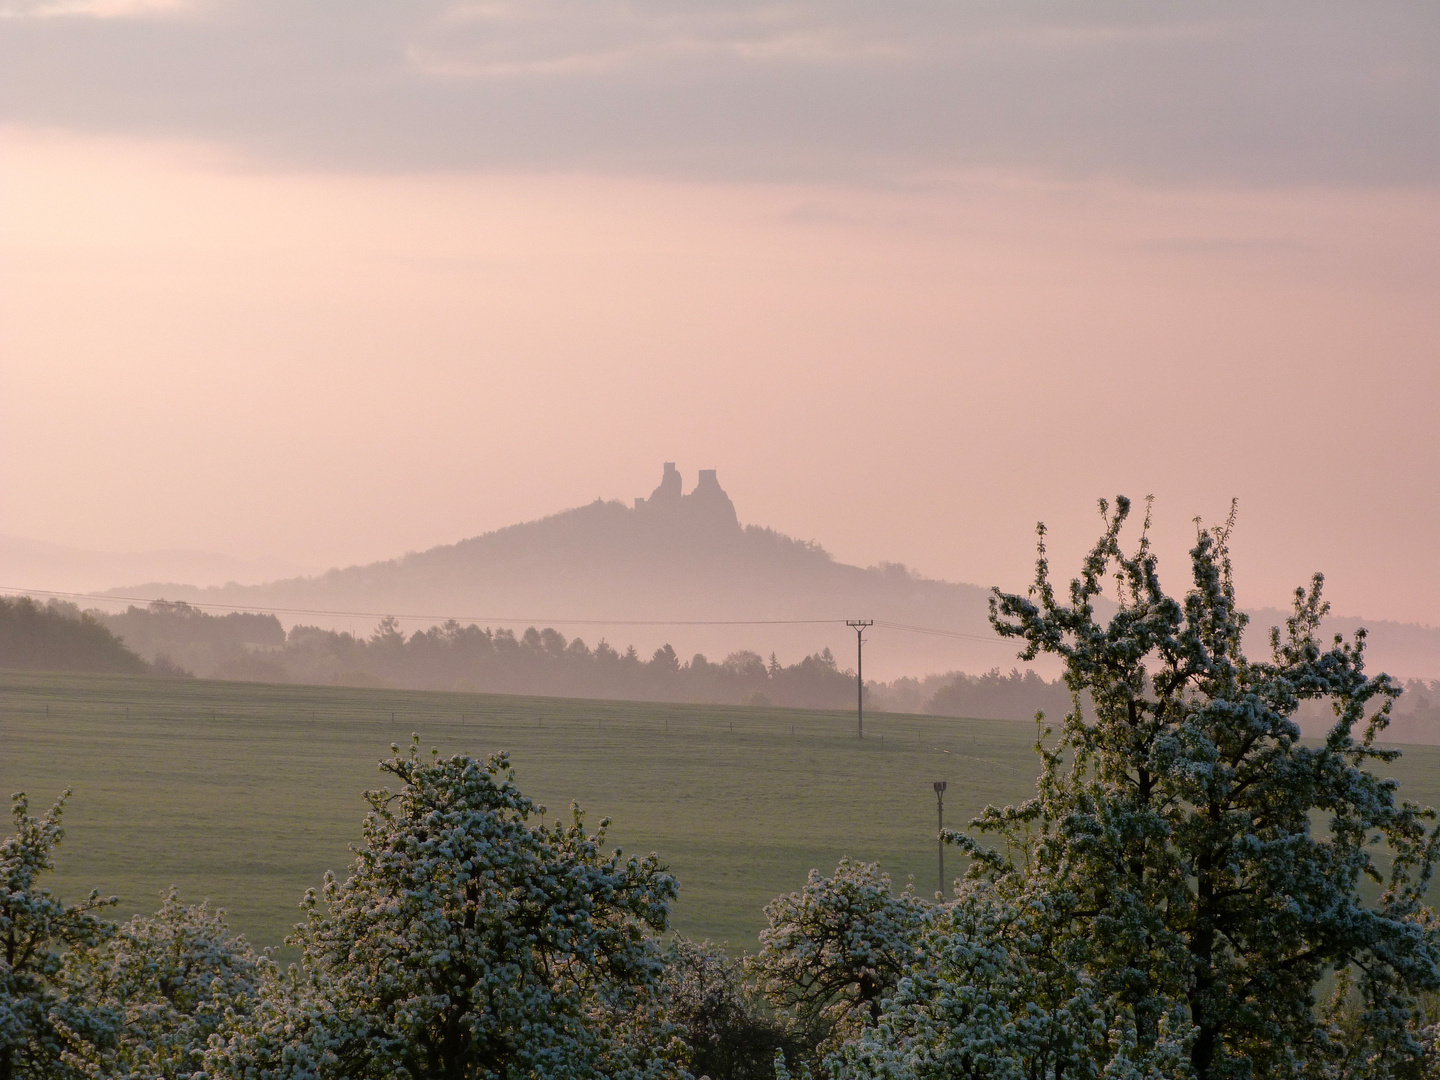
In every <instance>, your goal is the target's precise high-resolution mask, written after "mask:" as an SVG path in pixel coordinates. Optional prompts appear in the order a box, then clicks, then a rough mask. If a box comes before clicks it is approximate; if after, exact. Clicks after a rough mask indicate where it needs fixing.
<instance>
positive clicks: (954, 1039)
mask: <svg viewBox="0 0 1440 1080" xmlns="http://www.w3.org/2000/svg"><path fill="white" fill-rule="evenodd" d="M1057 914H1058V911H1057V909H1056V908H1055V906H1054V905H1053V904H1052V903H1050V902H1049V899H1048V898H1047V897H1046V896H1045V895H1043V893H1041V892H1039V891H1032V892H1030V893H1029V894H1028V895H1002V894H1000V893H997V892H996V891H994V890H992V889H990V888H988V887H986V886H983V885H982V886H979V887H977V886H976V885H975V884H974V883H969V884H967V885H965V886H962V889H961V891H960V895H959V896H958V897H957V898H956V899H955V900H954V901H953V902H952V903H949V904H946V905H944V906H943V907H941V908H939V909H938V910H937V911H936V912H935V918H934V922H933V924H932V926H931V928H930V930H929V932H928V933H927V934H926V936H925V941H924V944H923V955H924V959H923V961H922V962H920V963H917V964H916V965H915V966H914V967H913V968H912V970H911V971H910V972H909V974H908V975H907V976H906V977H905V978H903V979H902V980H901V981H900V983H899V985H898V986H897V988H896V991H895V993H894V995H893V996H892V997H890V998H889V999H887V1000H886V1002H885V1007H884V1010H883V1012H882V1014H881V1016H880V1019H879V1021H878V1023H877V1024H876V1025H875V1026H873V1027H867V1028H865V1029H864V1030H863V1031H861V1032H860V1033H859V1038H858V1039H856V1040H854V1041H852V1042H850V1043H847V1044H845V1045H844V1046H842V1047H841V1048H840V1049H839V1052H838V1053H837V1054H835V1055H833V1056H832V1057H831V1059H830V1061H829V1062H828V1063H827V1064H828V1066H829V1073H830V1075H831V1076H832V1077H835V1078H837V1080H852V1078H855V1080H858V1078H866V1080H873V1078H880V1077H883V1078H885V1080H949V1078H951V1077H965V1078H974V1080H978V1078H982V1077H983V1078H987V1080H1048V1078H1059V1077H1087V1078H1089V1077H1098V1076H1100V1075H1102V1069H1103V1075H1104V1076H1106V1077H1107V1078H1112V1080H1121V1078H1125V1080H1160V1078H1161V1077H1166V1078H1168V1077H1175V1076H1183V1075H1185V1073H1186V1072H1187V1071H1188V1070H1187V1068H1186V1065H1187V1062H1186V1053H1187V1050H1188V1045H1189V1044H1188V1027H1187V1025H1186V1023H1185V1021H1184V1018H1183V1017H1181V1016H1175V1015H1172V1016H1167V1017H1163V1018H1162V1019H1161V1022H1160V1024H1159V1025H1157V1030H1156V1033H1155V1037H1154V1038H1152V1039H1150V1040H1149V1041H1148V1043H1147V1045H1145V1046H1143V1047H1142V1046H1140V1045H1139V1040H1138V1038H1137V1032H1136V1030H1135V1025H1134V1021H1133V1016H1132V1015H1131V1014H1130V1013H1129V1011H1128V1010H1126V1009H1125V1008H1124V1007H1123V1005H1122V1004H1121V1003H1120V1002H1118V1001H1117V1000H1116V999H1115V997H1114V996H1113V995H1109V994H1106V993H1105V991H1104V989H1103V988H1102V987H1100V986H1099V985H1097V983H1096V981H1095V979H1094V978H1093V977H1092V976H1091V975H1090V974H1089V972H1088V971H1087V970H1086V968H1085V966H1084V964H1083V963H1077V962H1076V961H1077V957H1076V956H1075V955H1074V953H1075V950H1074V947H1073V946H1074V945H1075V942H1074V940H1073V938H1069V939H1067V937H1066V935H1065V934H1064V933H1063V932H1059V933H1057V930H1062V931H1063V929H1064V928H1063V927H1057V925H1056V916H1057Z"/></svg>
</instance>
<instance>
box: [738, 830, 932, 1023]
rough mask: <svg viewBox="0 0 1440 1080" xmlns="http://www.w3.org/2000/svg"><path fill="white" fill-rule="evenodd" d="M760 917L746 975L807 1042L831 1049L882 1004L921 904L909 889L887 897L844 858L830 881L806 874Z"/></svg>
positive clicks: (912, 943) (877, 880)
mask: <svg viewBox="0 0 1440 1080" xmlns="http://www.w3.org/2000/svg"><path fill="white" fill-rule="evenodd" d="M765 917H766V919H767V920H769V923H770V925H769V927H768V928H767V929H765V930H762V931H760V951H759V953H757V954H756V955H755V956H754V957H752V958H751V959H750V960H749V961H748V967H749V970H750V974H751V976H752V977H753V978H754V980H755V982H756V984H757V985H758V986H759V988H760V991H761V993H763V994H764V995H765V997H766V999H767V1000H769V1002H770V1003H771V1004H772V1005H774V1006H775V1007H776V1008H779V1009H784V1010H787V1011H789V1012H791V1013H792V1014H793V1015H794V1016H795V1017H796V1019H797V1020H798V1021H799V1023H800V1025H801V1028H802V1029H803V1030H804V1031H806V1032H807V1033H810V1035H811V1036H812V1041H813V1042H814V1043H816V1044H818V1045H821V1046H835V1045H838V1044H839V1043H840V1042H842V1041H844V1040H845V1039H848V1038H853V1037H854V1036H855V1035H856V1034H857V1033H858V1032H859V1030H860V1028H862V1027H863V1026H864V1025H865V1024H867V1023H874V1022H875V1021H876V1020H877V1019H878V1018H879V1016H880V1008H881V1001H882V999H883V998H884V997H885V995H886V994H888V993H889V992H890V991H891V990H892V989H893V988H894V986H895V984H896V983H897V982H898V981H899V979H900V976H901V975H902V974H903V973H904V972H905V970H906V969H907V968H908V967H909V966H910V965H911V964H912V963H913V962H914V961H915V960H916V959H918V957H919V945H920V931H921V929H922V928H923V926H924V924H925V922H926V920H927V919H928V917H929V905H928V904H926V903H925V901H923V900H921V899H920V898H919V897H918V896H917V895H916V894H915V891H914V889H913V888H907V889H905V890H904V891H903V892H901V893H899V894H898V895H896V894H894V893H892V891H891V887H890V875H889V874H883V873H881V872H880V868H879V866H878V865H876V864H875V863H860V862H855V861H854V860H852V859H848V858H847V859H841V860H840V865H839V866H838V867H837V868H836V870H835V873H834V875H833V876H832V877H828V878H822V877H821V876H820V874H819V872H818V871H815V870H811V871H810V877H809V880H808V881H807V882H806V883H805V887H804V888H803V889H801V890H800V891H799V892H795V893H790V894H789V895H787V896H781V897H778V898H777V899H775V900H773V901H771V903H770V904H768V905H767V906H766V908H765Z"/></svg>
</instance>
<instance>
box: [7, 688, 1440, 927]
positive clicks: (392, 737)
mask: <svg viewBox="0 0 1440 1080" xmlns="http://www.w3.org/2000/svg"><path fill="white" fill-rule="evenodd" d="M865 727H866V735H867V738H866V739H865V740H864V741H860V740H858V739H856V737H855V715H854V713H853V712H818V711H808V710H794V709H770V708H750V707H721V706H708V705H667V704H653V703H637V702H617V701H580V700H571V699H562V698H533V697H532V698H521V697H502V696H496V695H485V694H451V693H427V692H417V691H399V690H372V689H350V688H341V687H316V686H273V685H265V684H257V683H231V682H213V681H206V680H189V679H155V678H145V677H129V676H123V677H117V676H85V675H49V674H15V673H5V674H0V788H3V789H4V791H5V792H6V793H8V792H11V791H18V790H24V791H26V792H28V793H29V795H30V798H31V806H32V810H35V811H37V812H38V811H41V810H43V809H44V808H45V807H47V806H48V805H49V804H50V803H51V802H52V801H53V800H54V799H55V797H56V796H57V795H58V794H59V793H60V792H61V791H62V790H63V789H65V788H67V787H69V788H72V789H73V790H74V794H73V796H72V797H71V800H70V802H69V804H68V806H67V809H66V814H65V823H66V838H65V842H64V844H63V846H62V847H61V849H60V851H59V853H58V866H57V872H56V874H55V875H54V876H53V878H52V886H53V888H54V889H55V890H56V891H57V892H59V893H60V894H61V895H62V896H65V897H67V898H69V897H78V896H80V895H82V894H84V893H86V892H88V891H89V890H90V889H92V888H94V889H99V890H100V891H101V892H102V893H104V894H115V895H117V896H118V897H119V899H120V903H119V907H118V914H120V915H122V916H123V915H128V914H131V913H134V912H137V911H148V910H153V909H154V907H155V906H156V905H157V903H158V895H159V893H160V891H161V890H162V889H164V888H166V887H168V886H169V885H171V884H175V885H177V886H179V888H180V890H181V893H182V895H183V896H184V897H185V898H187V899H191V900H198V899H206V898H208V899H209V900H211V901H212V903H214V904H216V905H218V906H221V907H223V908H225V909H226V911H227V912H228V913H229V916H230V920H231V923H232V924H233V925H234V926H235V927H236V928H237V929H239V930H240V931H242V932H244V933H245V934H247V935H248V936H249V937H250V938H251V939H252V940H253V941H255V942H256V943H257V944H261V945H278V944H279V943H280V942H281V940H282V939H283V937H284V936H285V933H286V932H287V930H288V928H289V926H290V925H291V924H292V923H293V922H294V921H295V920H296V919H297V918H298V904H299V902H300V899H301V897H302V896H303V894H304V892H305V890H306V889H307V888H310V887H316V886H318V885H319V884H320V881H321V875H322V874H323V873H324V872H325V871H326V870H327V869H329V870H334V871H336V872H337V873H340V874H342V875H343V874H344V872H345V870H346V867H347V865H348V863H349V860H350V854H349V850H348V849H349V846H350V845H351V844H353V843H355V842H357V841H358V840H359V837H360V820H361V818H362V817H363V815H364V813H365V809H366V807H365V803H364V801H363V800H362V798H361V792H362V791H363V790H365V789H366V788H370V787H375V786H379V785H380V776H379V773H378V771H377V769H376V764H377V762H378V761H379V760H380V759H381V758H382V757H385V756H388V754H389V753H390V749H389V748H390V744H391V743H392V742H395V743H400V744H401V745H402V746H404V745H406V744H408V742H409V739H410V733H411V732H412V731H413V732H417V733H418V734H419V735H420V738H421V742H422V746H423V747H424V749H425V750H426V751H427V752H428V750H429V749H430V748H431V747H432V746H433V747H436V748H438V749H439V750H440V752H441V753H442V754H452V753H458V752H465V753H470V754H475V755H487V754H490V753H493V752H496V751H498V750H507V751H509V753H510V756H511V761H512V763H513V764H514V766H515V771H516V776H517V780H518V781H519V784H520V786H521V789H522V790H523V791H525V792H526V793H527V794H528V795H530V796H532V797H533V798H535V799H537V800H538V801H540V802H542V803H544V804H545V805H546V806H548V807H549V808H550V810H549V814H548V815H547V816H550V817H553V816H555V815H556V814H557V813H568V807H569V804H570V802H571V801H572V800H574V801H577V802H579V804H580V805H581V806H582V807H583V808H584V809H585V810H586V812H587V819H588V822H589V823H590V824H591V825H592V826H594V825H598V823H599V821H600V819H601V818H602V817H610V818H611V819H612V825H611V827H610V829H609V834H608V836H609V842H610V844H611V845H612V846H618V847H620V848H622V849H624V850H625V851H627V852H650V851H655V852H658V853H659V854H660V856H661V857H662V858H663V859H664V860H665V862H666V863H667V864H668V865H669V867H670V868H671V870H672V871H673V872H674V873H675V874H676V876H677V877H678V878H679V880H680V900H679V903H678V904H677V905H676V908H675V918H674V925H675V927H676V929H678V930H679V931H680V932H682V933H685V934H688V935H691V936H695V937H708V938H711V939H713V940H716V941H726V942H729V944H730V945H731V947H732V948H736V949H752V948H754V947H755V944H756V934H757V932H758V931H759V930H760V928H761V927H762V926H763V925H764V917H763V915H762V913H761V909H762V907H763V906H764V904H765V903H766V901H768V900H769V899H770V898H771V897H773V896H776V895H778V894H780V893H782V892H788V891H790V890H793V889H796V888H798V887H799V886H800V885H801V884H802V883H803V882H804V880H805V875H806V873H807V871H808V870H809V869H810V868H811V867H817V868H819V869H820V870H821V871H822V872H826V873H828V872H829V871H831V870H832V869H833V868H834V866H835V863H836V861H837V860H838V859H839V858H840V857H841V856H842V855H847V854H848V855H852V856H854V857H856V858H860V859H864V860H866V861H878V862H879V863H880V864H881V865H882V866H883V867H884V868H885V869H886V870H888V871H889V872H890V873H891V874H892V876H893V877H894V878H895V879H896V881H897V882H903V881H904V880H905V879H906V878H907V877H911V876H913V878H914V879H915V882H916V886H917V888H919V890H920V891H921V892H922V893H925V894H927V895H928V894H931V893H933V892H934V891H935V889H936V886H937V880H936V844H935V825H936V821H935V796H934V792H933V790H932V788H931V785H932V783H933V782H934V781H936V780H944V781H946V782H947V784H948V790H947V792H946V797H945V799H946V823H947V824H949V825H956V824H960V823H963V822H964V821H966V820H968V819H969V818H970V817H971V816H973V815H974V814H975V813H976V812H977V811H978V810H980V809H981V808H982V807H984V806H985V805H986V804H988V803H1006V802H1015V801H1018V800H1019V799H1022V798H1024V797H1025V796H1026V795H1027V794H1028V793H1029V792H1030V791H1032V790H1033V784H1034V777H1035V771H1036V759H1035V755H1034V752H1033V749H1032V745H1033V742H1034V737H1035V729H1034V727H1033V725H1029V724H1018V723H1013V722H1006V721H989V720H951V719H942V718H937V717H921V716H902V715H892V714H881V715H872V716H867V717H866V722H865ZM1385 771H1386V772H1388V773H1389V774H1390V775H1393V776H1395V777H1396V778H1397V779H1399V780H1400V781H1401V784H1402V790H1403V791H1404V792H1405V793H1406V794H1407V795H1408V796H1409V797H1410V798H1412V799H1415V800H1417V801H1420V802H1425V803H1431V804H1434V803H1440V748H1435V747H1418V746H1417V747H1407V748H1406V753H1405V757H1404V758H1402V759H1401V761H1399V762H1397V763H1395V764H1394V765H1392V766H1389V767H1387V768H1386V770H1385ZM6 826H7V827H6V829H5V831H7V832H8V822H7V823H6ZM947 856H948V857H949V858H950V859H951V866H949V867H947V869H949V870H953V869H954V868H955V863H956V862H958V860H957V859H956V857H955V854H954V853H953V851H952V852H949V853H947Z"/></svg>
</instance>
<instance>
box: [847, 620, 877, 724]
mask: <svg viewBox="0 0 1440 1080" xmlns="http://www.w3.org/2000/svg"><path fill="white" fill-rule="evenodd" d="M845 625H846V626H848V627H850V629H852V630H854V631H855V716H856V722H857V725H858V726H857V727H856V735H855V737H856V738H857V739H863V738H865V669H864V667H863V662H864V659H865V628H866V627H867V626H874V625H875V620H874V619H846V620H845Z"/></svg>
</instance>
